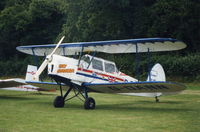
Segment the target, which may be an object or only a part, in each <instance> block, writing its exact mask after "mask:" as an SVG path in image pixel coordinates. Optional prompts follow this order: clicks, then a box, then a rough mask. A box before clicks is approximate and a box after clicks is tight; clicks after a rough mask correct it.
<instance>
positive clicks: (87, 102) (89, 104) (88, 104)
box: [84, 97, 95, 110]
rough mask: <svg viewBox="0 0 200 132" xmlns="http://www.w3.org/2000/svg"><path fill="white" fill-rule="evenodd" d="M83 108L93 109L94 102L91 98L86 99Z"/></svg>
mask: <svg viewBox="0 0 200 132" xmlns="http://www.w3.org/2000/svg"><path fill="white" fill-rule="evenodd" d="M84 108H85V109H86V110H88V109H95V100H94V99H93V98H91V97H89V98H87V99H86V100H85V103H84Z"/></svg>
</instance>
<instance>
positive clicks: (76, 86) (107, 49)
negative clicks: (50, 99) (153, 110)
mask: <svg viewBox="0 0 200 132" xmlns="http://www.w3.org/2000/svg"><path fill="white" fill-rule="evenodd" d="M63 39H64V37H62V39H61V40H60V41H59V43H58V44H57V45H56V44H48V45H29V46H19V47H17V48H16V49H17V50H18V51H20V52H23V53H26V54H30V55H34V56H46V55H47V56H46V58H45V60H44V62H43V63H42V64H41V66H40V67H39V69H37V68H36V67H35V66H30V65H29V66H28V68H30V67H32V68H31V69H33V71H32V72H30V76H29V77H30V78H29V79H27V80H26V83H28V84H34V85H35V86H38V85H39V86H40V87H42V86H43V85H60V92H61V95H60V96H57V97H56V98H55V100H54V106H55V107H64V104H65V101H67V100H69V99H71V98H73V97H76V96H78V95H79V94H80V95H82V97H83V98H84V108H85V109H94V108H95V100H94V99H93V98H91V97H89V96H88V92H98V93H117V94H124V95H135V96H147V97H155V98H156V101H159V100H158V98H157V97H158V96H161V95H169V94H176V93H179V92H181V91H182V90H184V89H185V88H186V87H185V86H184V85H182V84H178V83H174V82H167V81H166V78H165V72H164V70H163V68H162V66H161V65H160V64H155V65H154V66H153V68H152V69H151V71H149V75H148V78H147V80H146V81H139V80H137V79H136V78H133V77H130V76H128V75H126V74H124V73H122V72H120V71H118V69H117V67H116V65H115V63H114V62H112V61H108V60H104V59H102V58H98V57H95V56H94V55H88V54H85V55H83V53H85V52H88V51H90V52H103V53H109V54H116V53H136V54H138V53H144V52H161V51H174V50H180V49H183V48H185V47H186V44H185V43H183V42H181V41H178V40H176V39H172V38H143V39H127V40H111V41H96V42H79V43H62V41H63ZM61 43H62V44H61ZM77 53H79V55H80V57H79V59H74V58H72V57H67V56H70V55H76V54H77ZM46 66H48V75H49V76H50V77H51V78H52V79H54V80H55V82H42V81H40V80H39V76H40V74H41V73H42V72H43V71H44V69H45V68H46ZM32 73H35V74H32ZM62 86H67V90H66V93H65V94H63V89H62ZM70 91H74V92H75V95H74V96H73V97H71V98H69V97H68V95H69V93H70Z"/></svg>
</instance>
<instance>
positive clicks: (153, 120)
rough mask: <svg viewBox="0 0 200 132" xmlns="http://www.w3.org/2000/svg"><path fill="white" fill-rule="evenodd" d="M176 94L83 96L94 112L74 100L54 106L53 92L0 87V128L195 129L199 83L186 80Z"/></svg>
mask: <svg viewBox="0 0 200 132" xmlns="http://www.w3.org/2000/svg"><path fill="white" fill-rule="evenodd" d="M187 86H188V89H187V90H185V91H184V92H182V93H181V94H178V95H173V96H163V97H160V103H155V102H154V101H155V100H154V98H147V97H135V96H122V95H114V94H97V93H90V94H89V95H90V96H91V97H93V98H95V100H96V104H97V106H96V109H95V110H84V109H83V102H81V101H80V100H78V99H73V100H70V101H69V102H66V104H65V107H64V108H54V107H53V105H52V101H53V100H54V98H55V97H56V95H57V94H58V92H57V93H42V94H38V93H36V92H18V91H4V90H1V91H0V132H27V131H28V132H43V131H44V132H55V131H56V132H60V131H69V132H72V131H75V132H76V131H81V132H86V131H87V132H90V131H92V132H93V131H94V132H104V131H108V132H121V131H123V132H131V131H136V132H137V131H141V132H199V131H200V85H199V84H187Z"/></svg>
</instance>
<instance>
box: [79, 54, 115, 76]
mask: <svg viewBox="0 0 200 132" xmlns="http://www.w3.org/2000/svg"><path fill="white" fill-rule="evenodd" d="M80 66H81V67H82V68H83V69H94V70H99V71H104V72H108V73H118V70H117V68H116V65H115V63H114V62H111V61H107V60H104V59H101V58H97V57H93V56H90V55H87V54H86V55H84V56H82V58H81V61H80Z"/></svg>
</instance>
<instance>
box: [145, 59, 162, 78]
mask: <svg viewBox="0 0 200 132" xmlns="http://www.w3.org/2000/svg"><path fill="white" fill-rule="evenodd" d="M147 81H166V77H165V71H164V69H163V67H162V66H161V65H160V64H159V63H157V64H155V65H154V66H153V68H152V69H151V71H150V73H149V75H148V78H147Z"/></svg>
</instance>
